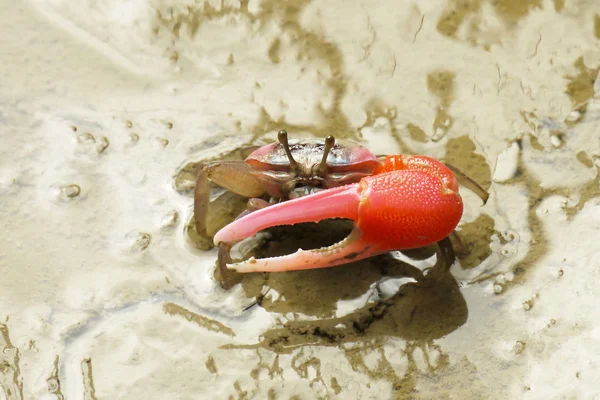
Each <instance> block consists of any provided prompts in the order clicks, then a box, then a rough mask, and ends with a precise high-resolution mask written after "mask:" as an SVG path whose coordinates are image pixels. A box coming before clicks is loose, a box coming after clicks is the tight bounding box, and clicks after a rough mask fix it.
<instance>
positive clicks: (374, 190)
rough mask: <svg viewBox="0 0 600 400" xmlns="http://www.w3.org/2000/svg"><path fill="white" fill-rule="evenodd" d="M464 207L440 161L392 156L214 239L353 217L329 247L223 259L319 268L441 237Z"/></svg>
mask: <svg viewBox="0 0 600 400" xmlns="http://www.w3.org/2000/svg"><path fill="white" fill-rule="evenodd" d="M388 161H389V163H388V164H389V165H387V164H386V163H387V162H388ZM396 162H397V163H398V165H396ZM411 164H412V165H411ZM407 165H408V169H403V168H407ZM388 166H389V168H388ZM462 211H463V205H462V199H461V197H460V195H459V194H458V185H457V183H456V180H455V179H454V177H453V175H452V173H451V172H450V171H449V170H447V169H446V168H445V167H444V166H443V165H442V164H441V163H439V162H437V161H435V160H432V159H429V158H427V157H413V158H409V157H406V158H404V159H402V158H401V157H400V156H396V158H395V161H393V160H392V158H390V159H389V160H386V161H385V162H384V163H383V164H382V169H381V171H379V173H378V174H376V175H372V176H368V177H365V178H363V179H362V180H361V182H360V183H358V184H351V185H346V186H341V187H337V188H332V189H327V190H323V191H320V192H317V193H315V194H311V195H308V196H305V197H301V198H298V199H294V200H290V201H287V202H283V203H279V204H276V205H273V206H270V207H267V208H265V209H262V210H258V211H255V212H253V213H251V214H249V215H246V216H244V217H243V218H240V219H238V220H236V221H234V222H232V223H231V224H229V225H227V226H226V227H225V228H223V229H222V230H220V231H219V232H217V234H216V235H215V237H214V240H215V243H219V242H227V243H232V242H236V241H239V240H242V239H245V238H247V237H250V236H253V235H254V234H256V233H257V232H258V231H260V230H262V229H265V228H269V227H272V226H276V225H288V224H295V223H302V222H318V221H321V220H323V219H327V218H347V219H352V220H353V221H354V230H353V231H352V233H351V234H350V235H349V236H348V237H347V238H345V239H344V240H342V241H341V242H339V243H336V244H334V245H332V246H329V247H324V248H320V249H315V250H302V249H300V250H298V251H297V252H296V253H294V254H290V255H286V256H283V257H273V258H264V259H255V258H250V259H249V260H246V261H244V262H241V263H237V264H228V265H227V267H228V268H230V269H235V270H236V271H237V272H258V271H263V272H267V271H270V272H275V271H290V270H300V269H312V268H324V267H332V266H335V265H340V264H345V263H348V262H351V261H356V260H360V259H363V258H367V257H371V256H374V255H377V254H381V253H385V252H388V251H392V250H406V249H411V248H417V247H423V246H426V245H429V244H432V243H435V242H438V241H440V240H442V239H444V238H445V237H447V236H448V235H449V234H450V233H451V232H452V231H453V230H454V228H455V227H456V225H458V222H459V221H460V218H461V216H462Z"/></svg>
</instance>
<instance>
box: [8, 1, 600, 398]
mask: <svg viewBox="0 0 600 400" xmlns="http://www.w3.org/2000/svg"><path fill="white" fill-rule="evenodd" d="M0 21H1V23H0V33H1V34H2V37H3V38H4V40H3V46H1V47H0V54H1V55H2V60H3V62H2V64H1V65H0V83H1V86H2V90H1V91H0V204H1V205H2V207H0V221H2V224H1V228H2V229H0V388H1V389H0V399H1V400H4V399H10V400H13V399H30V398H36V399H38V398H40V399H63V398H64V399H71V398H76V399H79V398H83V399H96V398H127V399H149V398H180V399H196V398H206V397H207V396H208V397H211V398H233V399H250V398H256V399H259V398H260V399H262V398H270V399H278V398H302V399H304V398H306V399H313V398H315V399H316V398H329V399H353V398H356V399H364V398H378V399H381V398H385V399H387V398H390V399H394V398H399V399H420V398H423V399H426V398H427V399H428V398H463V399H481V398H490V399H505V398H525V399H547V398H594V396H597V395H598V393H600V384H599V383H598V379H597V377H598V376H599V374H600V371H599V368H598V365H600V357H599V356H598V354H600V345H599V344H598V343H599V335H600V331H599V330H598V328H597V322H596V321H597V320H598V318H600V315H598V310H597V309H598V307H597V295H598V293H599V292H600V283H599V282H600V261H599V259H598V256H597V247H598V246H597V243H598V242H599V240H600V233H599V232H600V182H599V178H598V168H600V125H599V122H600V98H599V95H598V91H599V90H600V81H599V80H598V73H599V70H600V51H599V43H600V42H599V41H600V4H597V2H592V1H583V0H581V1H568V0H567V1H562V0H554V1H551V0H545V1H537V0H536V1H521V2H517V1H485V0H481V1H479V0H473V1H435V0H431V1H419V2H412V3H411V2H402V4H399V3H398V2H393V1H387V2H381V1H379V2H369V1H359V2H342V1H337V2H336V1H333V2H331V1H329V2H318V1H289V2H285V1H275V0H264V1H251V2H247V1H242V2H239V3H237V2H196V1H187V0H182V1H166V0H151V1H148V2H121V1H116V0H101V1H95V2H78V3H74V2H67V1H62V0H55V1H47V0H29V1H25V2H12V3H8V2H4V3H3V4H2V5H0ZM279 129H286V130H288V132H289V133H290V135H292V136H303V137H324V136H326V135H327V134H330V133H331V134H334V135H335V136H336V137H339V138H345V139H351V140H355V141H359V142H361V143H363V144H365V145H367V146H369V147H370V148H371V149H372V150H373V152H374V153H376V154H391V153H400V152H403V153H418V154H426V155H429V156H433V157H436V158H439V159H443V160H444V161H446V162H449V163H452V164H453V165H455V166H456V167H458V168H459V169H461V170H463V171H464V172H465V173H467V174H468V175H469V176H471V177H472V178H474V179H475V180H476V181H478V182H479V183H480V184H482V185H483V186H484V187H485V188H486V189H488V190H489V192H490V195H491V196H490V200H489V201H488V203H487V204H486V205H485V206H481V202H480V201H479V199H478V198H477V197H476V196H475V195H474V194H472V193H470V192H469V191H468V190H461V193H462V194H463V197H464V200H465V204H466V210H465V215H464V217H463V220H462V222H461V225H460V226H459V229H458V234H459V237H460V239H461V241H462V246H461V248H460V251H459V260H458V262H457V263H456V264H455V265H454V266H453V268H452V269H451V271H450V273H445V272H444V271H443V269H440V268H439V266H437V265H436V255H435V248H427V249H422V250H419V251H413V252H406V253H392V254H389V255H382V256H379V257H375V258H373V259H369V260H363V261H360V262H356V263H351V264H348V265H346V266H342V267H338V268H331V269H324V270H315V271H303V272H293V273H285V274H248V275H244V276H240V277H238V279H239V284H237V285H235V286H234V287H233V288H232V289H231V290H223V289H222V288H221V286H220V285H219V283H218V281H217V280H216V278H218V274H217V275H216V274H215V260H216V250H215V249H210V248H209V247H210V246H209V245H207V243H208V244H209V243H210V242H206V241H202V240H201V239H200V238H199V237H198V235H197V234H196V233H195V231H194V228H193V226H194V224H193V216H192V192H193V187H194V186H193V185H194V181H195V176H196V174H197V166H198V163H199V162H205V161H209V160H217V159H241V158H243V157H244V156H245V153H244V150H243V149H245V148H247V147H248V146H253V145H260V144H264V143H267V142H270V141H273V140H274V139H275V136H276V132H277V131H278V130H279ZM214 197H215V204H216V208H215V210H216V212H214V213H213V214H211V216H210V218H211V221H210V224H212V227H213V228H214V229H217V228H218V227H219V226H222V225H223V224H224V223H226V222H227V221H228V220H229V219H231V218H233V217H234V216H235V215H237V213H239V211H240V210H241V209H242V208H243V207H244V203H245V199H243V198H241V197H240V196H236V195H233V194H230V193H223V192H221V191H219V190H218V189H217V188H215V196H214ZM348 229H349V227H348V224H347V222H344V221H326V222H324V223H320V224H306V225H303V226H296V227H282V228H274V229H271V230H269V231H268V232H265V233H263V234H261V235H260V236H259V237H257V239H256V240H254V241H249V242H247V243H245V244H244V246H245V247H242V248H241V252H242V253H244V254H246V255H247V254H255V255H257V256H266V255H274V254H284V253H289V252H292V251H294V250H295V249H296V248H297V247H302V248H310V247H315V246H320V245H324V244H328V243H331V242H333V241H335V240H337V239H339V238H341V237H343V236H344V234H345V233H346V232H347V231H348ZM399 229H402V227H399Z"/></svg>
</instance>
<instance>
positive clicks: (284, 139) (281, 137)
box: [277, 129, 299, 172]
mask: <svg viewBox="0 0 600 400" xmlns="http://www.w3.org/2000/svg"><path fill="white" fill-rule="evenodd" d="M277 140H278V141H279V143H281V145H282V146H283V150H284V151H285V154H286V155H287V158H288V160H289V161H290V168H291V170H292V171H294V172H297V171H298V169H299V166H298V162H297V161H296V160H294V156H293V155H292V152H291V151H290V145H289V143H288V133H287V131H286V130H285V129H282V130H280V131H279V133H278V134H277Z"/></svg>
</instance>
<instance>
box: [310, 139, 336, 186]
mask: <svg viewBox="0 0 600 400" xmlns="http://www.w3.org/2000/svg"><path fill="white" fill-rule="evenodd" d="M333 146H335V138H334V137H333V136H331V135H329V136H327V137H326V138H325V148H324V149H323V158H322V159H321V162H320V163H319V164H318V165H317V166H316V167H315V171H314V174H315V175H317V176H321V175H323V174H324V173H325V172H327V157H328V156H329V153H330V152H331V149H333Z"/></svg>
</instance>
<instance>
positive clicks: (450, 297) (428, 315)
mask: <svg viewBox="0 0 600 400" xmlns="http://www.w3.org/2000/svg"><path fill="white" fill-rule="evenodd" d="M351 229H352V223H351V222H350V221H344V220H326V221H322V222H320V223H315V224H302V225H295V226H293V227H290V226H285V227H276V228H271V229H270V230H269V233H270V235H271V236H270V239H269V240H266V241H265V242H264V244H263V245H262V246H260V247H259V248H257V249H256V250H255V252H254V255H255V256H256V257H261V258H262V257H272V256H278V255H283V254H289V253H293V252H294V251H296V250H297V249H298V248H299V247H300V248H303V249H310V248H316V247H321V246H324V245H329V244H331V243H335V242H337V241H339V240H341V239H343V238H344V237H346V236H347V234H348V233H349V231H350V230H351ZM434 253H435V247H430V248H425V249H419V250H416V251H411V252H410V253H407V255H409V256H410V259H411V260H417V261H419V260H424V259H428V258H430V257H431V256H432V255H433V254H434ZM440 264H441V263H436V265H434V266H433V267H432V268H430V269H429V270H428V272H427V273H426V274H425V273H424V272H423V271H422V270H421V269H419V268H417V267H415V266H414V265H411V264H409V263H406V262H402V261H400V260H398V259H397V258H395V257H393V256H392V255H390V254H384V255H381V256H378V257H373V258H370V259H366V260H360V261H357V262H353V263H350V264H347V265H343V266H339V267H334V268H324V269H316V270H305V271H294V272H285V273H270V274H267V273H264V274H263V273H256V274H247V275H243V276H242V277H241V284H242V288H243V290H244V292H245V293H246V295H248V296H256V297H258V298H262V297H261V296H262V294H265V293H266V294H267V295H266V296H264V298H262V301H259V304H258V306H260V307H263V308H264V309H265V310H266V311H269V312H274V313H280V314H284V315H294V316H299V315H305V316H311V317H312V318H311V319H310V321H307V320H305V319H302V317H299V318H295V317H293V318H292V319H291V320H289V321H288V322H286V323H285V324H284V325H283V326H279V327H277V328H274V329H271V330H269V331H267V332H265V333H264V334H263V335H262V337H263V340H262V345H264V346H266V347H269V348H271V349H272V350H277V351H283V350H284V348H285V347H288V346H292V347H296V346H302V345H303V344H304V345H308V344H315V343H319V344H322V345H326V344H332V345H333V344H340V343H343V342H346V341H355V340H357V339H358V338H359V337H363V338H365V337H380V336H396V337H401V338H403V339H405V340H408V341H420V340H431V339H436V338H439V337H442V336H445V335H447V334H448V333H450V332H452V331H454V330H455V329H457V328H458V327H460V326H461V325H463V324H464V323H465V322H466V320H467V316H468V310H467V304H466V301H465V299H464V297H463V296H462V294H461V292H460V290H459V286H458V283H457V282H456V280H455V279H454V278H453V276H452V275H451V274H450V273H449V272H447V271H446V268H445V266H442V265H440ZM401 278H410V279H401ZM390 279H393V280H394V281H395V284H392V285H391V287H392V288H393V290H394V292H393V293H392V294H391V295H389V293H388V296H381V297H380V296H379V294H380V290H379V287H380V284H381V283H382V282H383V281H386V280H390ZM388 286H390V285H388ZM388 289H389V288H388ZM388 292H389V290H388ZM269 293H270V294H269ZM341 302H342V303H343V302H345V303H344V305H343V306H342V307H340V305H341V304H342V303H341ZM340 308H343V309H344V311H343V313H341V312H340ZM341 314H343V315H342V316H340V315H341ZM314 317H316V319H315V318H314Z"/></svg>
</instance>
